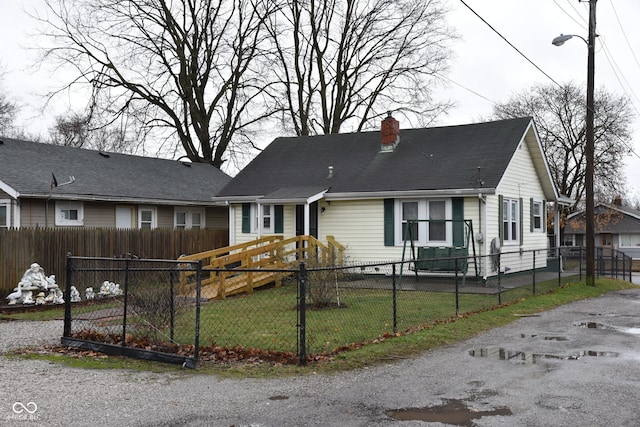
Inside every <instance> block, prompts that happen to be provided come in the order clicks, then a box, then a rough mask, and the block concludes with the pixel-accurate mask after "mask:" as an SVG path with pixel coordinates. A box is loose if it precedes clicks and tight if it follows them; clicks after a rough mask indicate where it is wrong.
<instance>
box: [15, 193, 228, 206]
mask: <svg viewBox="0 0 640 427" xmlns="http://www.w3.org/2000/svg"><path fill="white" fill-rule="evenodd" d="M19 196H20V197H21V198H31V199H49V200H65V201H78V202H111V203H132V204H134V203H135V204H145V205H171V206H174V205H181V206H203V205H205V206H217V205H222V204H221V203H216V202H209V201H199V200H175V199H149V198H123V197H111V196H89V195H83V194H56V193H53V194H49V193H43V194H20V195H19Z"/></svg>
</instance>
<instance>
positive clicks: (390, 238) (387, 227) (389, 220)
mask: <svg viewBox="0 0 640 427" xmlns="http://www.w3.org/2000/svg"><path fill="white" fill-rule="evenodd" d="M394 209H395V203H394V200H393V199H384V245H385V246H395V235H394V228H395V224H394V222H395V220H394Z"/></svg>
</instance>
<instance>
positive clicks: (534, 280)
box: [533, 250, 536, 295]
mask: <svg viewBox="0 0 640 427" xmlns="http://www.w3.org/2000/svg"><path fill="white" fill-rule="evenodd" d="M535 294H536V251H535V250H534V251H533V295H535Z"/></svg>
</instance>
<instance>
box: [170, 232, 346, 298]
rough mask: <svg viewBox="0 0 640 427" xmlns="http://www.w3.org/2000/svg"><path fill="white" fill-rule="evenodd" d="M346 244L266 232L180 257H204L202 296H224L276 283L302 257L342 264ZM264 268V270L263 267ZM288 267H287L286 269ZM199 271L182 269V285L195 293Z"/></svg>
mask: <svg viewBox="0 0 640 427" xmlns="http://www.w3.org/2000/svg"><path fill="white" fill-rule="evenodd" d="M344 249H345V247H344V246H343V245H341V244H340V243H338V242H337V241H335V239H334V238H333V237H332V236H327V242H326V243H323V242H320V241H319V240H317V239H316V238H314V237H313V236H296V237H291V238H288V239H284V238H283V237H282V236H265V237H262V238H259V239H256V240H252V241H250V242H246V243H241V244H238V245H233V246H227V247H224V248H219V249H214V250H211V251H206V252H200V253H197V254H193V255H186V256H181V257H180V258H179V259H178V260H185V261H202V278H201V283H202V284H201V289H200V296H201V298H206V299H221V298H226V297H227V296H229V295H233V294H238V293H251V292H253V290H254V289H255V288H258V287H261V286H265V285H268V284H272V283H275V285H276V286H280V285H281V284H282V279H283V278H285V277H287V276H290V275H292V274H294V271H286V270H297V268H298V265H299V263H300V262H301V261H303V260H307V259H309V258H313V259H314V260H318V261H320V262H322V263H323V264H328V263H332V264H337V265H341V264H342V261H343V254H344ZM261 270H263V271H261ZM274 270H279V271H274ZM282 270H285V271H282ZM196 274H197V272H196V271H195V270H192V271H185V272H182V273H181V275H180V289H181V293H182V294H184V295H189V296H191V297H195V294H196V285H195V279H196Z"/></svg>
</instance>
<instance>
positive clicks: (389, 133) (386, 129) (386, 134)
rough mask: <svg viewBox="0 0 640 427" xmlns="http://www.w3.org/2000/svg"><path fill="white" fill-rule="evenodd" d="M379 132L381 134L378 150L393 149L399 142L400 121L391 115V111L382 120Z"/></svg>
mask: <svg viewBox="0 0 640 427" xmlns="http://www.w3.org/2000/svg"><path fill="white" fill-rule="evenodd" d="M380 134H381V136H382V141H381V142H382V144H381V147H380V151H385V152H386V151H393V149H394V148H395V147H396V145H398V142H400V122H399V121H397V120H396V119H394V118H393V117H392V116H391V111H389V113H388V115H387V117H386V118H385V119H384V120H383V121H382V125H381V126H380Z"/></svg>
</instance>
